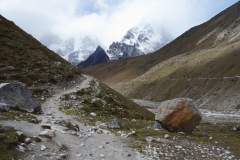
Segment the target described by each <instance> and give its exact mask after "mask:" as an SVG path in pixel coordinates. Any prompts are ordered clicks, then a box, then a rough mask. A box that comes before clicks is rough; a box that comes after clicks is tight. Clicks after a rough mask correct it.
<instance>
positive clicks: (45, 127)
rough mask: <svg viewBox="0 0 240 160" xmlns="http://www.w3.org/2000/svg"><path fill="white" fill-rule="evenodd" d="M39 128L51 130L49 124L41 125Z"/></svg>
mask: <svg viewBox="0 0 240 160" xmlns="http://www.w3.org/2000/svg"><path fill="white" fill-rule="evenodd" d="M41 127H42V128H44V129H51V124H47V123H45V124H42V125H41Z"/></svg>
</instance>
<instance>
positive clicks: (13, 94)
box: [0, 83, 41, 112]
mask: <svg viewBox="0 0 240 160" xmlns="http://www.w3.org/2000/svg"><path fill="white" fill-rule="evenodd" d="M0 103H6V104H8V105H10V106H11V107H17V108H19V109H21V110H25V111H27V112H39V111H40V110H41V105H40V104H39V103H38V102H37V101H36V100H35V99H34V97H33V95H32V92H31V91H30V90H29V89H28V88H26V87H24V86H21V85H20V84H18V83H1V84H0Z"/></svg>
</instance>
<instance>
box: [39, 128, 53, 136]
mask: <svg viewBox="0 0 240 160" xmlns="http://www.w3.org/2000/svg"><path fill="white" fill-rule="evenodd" d="M39 135H40V136H43V137H44V136H45V137H48V138H51V137H54V136H55V133H54V131H51V130H46V131H42V132H41V133H40V134H39Z"/></svg>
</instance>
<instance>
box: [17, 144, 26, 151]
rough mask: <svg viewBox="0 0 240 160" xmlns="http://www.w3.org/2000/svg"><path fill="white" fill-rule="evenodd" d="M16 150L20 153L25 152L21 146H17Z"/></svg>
mask: <svg viewBox="0 0 240 160" xmlns="http://www.w3.org/2000/svg"><path fill="white" fill-rule="evenodd" d="M18 150H19V151H20V152H25V150H26V149H25V148H24V147H23V146H21V145H19V146H18Z"/></svg>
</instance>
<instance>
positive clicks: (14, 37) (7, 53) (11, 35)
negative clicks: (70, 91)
mask: <svg viewBox="0 0 240 160" xmlns="http://www.w3.org/2000/svg"><path fill="white" fill-rule="evenodd" d="M0 19H1V20H0V82H9V81H20V82H23V83H25V84H27V85H28V86H32V85H33V84H35V85H39V84H44V83H58V82H63V81H67V80H69V79H71V78H73V77H74V76H76V75H79V74H80V73H81V71H80V70H79V69H78V68H76V67H74V66H72V65H71V64H70V63H68V62H67V61H65V60H64V59H62V58H61V57H60V56H58V55H57V54H55V53H54V52H52V51H51V50H49V49H48V48H46V47H45V46H43V45H42V44H41V43H40V42H38V41H37V40H36V39H34V38H33V37H32V36H31V35H29V34H27V33H26V32H24V31H23V30H22V29H20V28H19V27H18V26H16V25H15V24H14V23H13V22H11V21H8V20H7V19H5V18H4V17H2V16H1V15H0Z"/></svg>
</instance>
